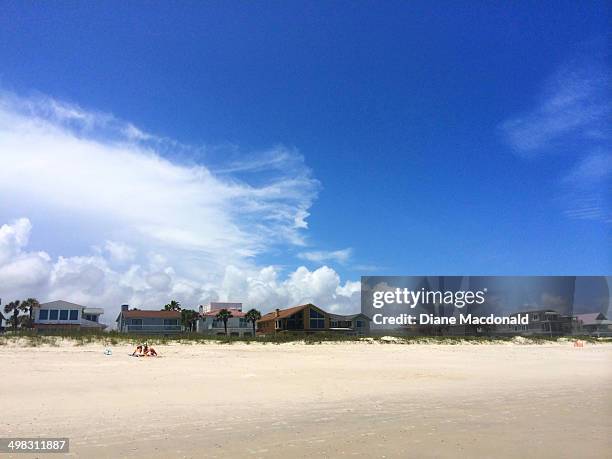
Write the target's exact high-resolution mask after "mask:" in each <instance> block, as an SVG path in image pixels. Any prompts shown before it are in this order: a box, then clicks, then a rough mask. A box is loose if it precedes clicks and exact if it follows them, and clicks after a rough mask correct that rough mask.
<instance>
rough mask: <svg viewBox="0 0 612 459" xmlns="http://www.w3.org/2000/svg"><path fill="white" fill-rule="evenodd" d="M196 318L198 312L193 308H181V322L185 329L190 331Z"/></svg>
mask: <svg viewBox="0 0 612 459" xmlns="http://www.w3.org/2000/svg"><path fill="white" fill-rule="evenodd" d="M197 319H198V313H197V312H195V311H194V310H193V309H182V310H181V323H182V324H183V327H185V329H186V330H188V331H190V332H192V331H193V329H194V324H195V321H196V320H197Z"/></svg>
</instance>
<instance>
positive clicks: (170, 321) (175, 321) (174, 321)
mask: <svg viewBox="0 0 612 459" xmlns="http://www.w3.org/2000/svg"><path fill="white" fill-rule="evenodd" d="M128 324H129V325H143V323H142V319H130V320H129V322H128ZM178 324H179V323H178V319H164V325H178ZM144 325H147V326H150V325H157V324H154V323H149V324H144Z"/></svg>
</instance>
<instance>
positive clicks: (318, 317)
mask: <svg viewBox="0 0 612 459" xmlns="http://www.w3.org/2000/svg"><path fill="white" fill-rule="evenodd" d="M310 328H325V316H324V315H323V314H321V313H320V312H318V311H316V310H314V309H311V310H310Z"/></svg>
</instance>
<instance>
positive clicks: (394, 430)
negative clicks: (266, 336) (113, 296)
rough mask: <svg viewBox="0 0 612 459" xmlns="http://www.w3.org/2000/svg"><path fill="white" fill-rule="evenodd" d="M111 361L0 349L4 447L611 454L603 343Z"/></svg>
mask: <svg viewBox="0 0 612 459" xmlns="http://www.w3.org/2000/svg"><path fill="white" fill-rule="evenodd" d="M111 348H112V351H113V354H112V355H110V356H107V355H104V353H103V351H104V349H105V346H104V345H103V344H89V345H85V346H75V345H72V344H70V343H63V344H61V345H59V346H40V347H29V348H28V347H21V346H16V345H14V344H7V345H4V346H0V361H1V362H2V377H1V378H0V394H1V403H0V410H1V416H0V432H1V435H0V436H2V437H8V436H24V437H49V436H60V437H69V438H70V441H71V443H70V448H71V451H70V453H69V456H72V457H85V458H118V457H127V458H175V457H176V458H195V457H210V458H216V457H241V458H242V457H253V458H259V457H262V458H266V457H271V458H281V457H368V458H369V457H379V458H392V457H458V456H462V457H533V458H543V457H550V458H559V457H567V458H576V457H592V458H604V457H609V453H610V451H611V450H612V435H611V434H612V345H609V344H597V345H586V347H584V348H582V349H580V348H578V349H577V348H574V347H572V346H571V344H570V343H564V344H546V345H512V344H495V345H467V344H466V345H456V346H453V345H423V344H420V345H401V344H379V343H375V344H367V343H363V344H362V343H348V344H321V345H305V344H282V345H271V344H268V345H262V344H256V345H255V344H251V345H246V344H233V345H217V344H200V345H181V344H175V345H167V346H158V347H157V350H158V352H159V353H160V355H161V358H157V359H155V358H133V357H130V356H129V355H128V354H129V353H130V352H131V350H132V349H131V347H129V346H126V345H120V346H112V347H111ZM5 456H7V455H5ZM9 457H10V456H9ZM15 457H22V458H23V457H28V455H23V454H19V455H15ZM30 457H35V456H30ZM49 457H58V455H53V456H49Z"/></svg>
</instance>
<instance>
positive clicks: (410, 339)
mask: <svg viewBox="0 0 612 459" xmlns="http://www.w3.org/2000/svg"><path fill="white" fill-rule="evenodd" d="M576 339H580V340H582V341H585V342H587V343H592V344H595V343H612V337H607V338H596V337H592V336H571V337H570V336H568V337H549V336H547V337H529V338H520V337H480V336H389V335H387V336H372V337H358V336H347V335H340V334H336V333H313V334H305V333H280V334H277V335H270V336H256V337H243V338H239V337H233V336H206V335H199V334H195V333H183V334H177V335H173V336H159V335H143V334H125V333H118V332H116V331H111V332H100V331H96V332H84V331H61V332H60V331H58V332H54V333H45V334H41V333H39V334H37V333H35V332H34V331H31V330H25V329H22V330H18V331H17V332H8V333H5V334H4V335H0V346H2V345H6V344H9V343H12V342H19V343H22V344H23V345H24V346H41V345H49V346H58V345H59V344H60V342H61V341H62V340H68V341H72V342H73V344H74V345H78V346H81V345H86V344H94V343H97V344H101V345H105V346H118V345H127V344H130V345H136V344H137V343H142V342H144V341H146V342H148V343H149V344H158V345H160V344H161V345H164V344H234V343H244V344H251V343H261V344H283V343H304V344H322V343H333V342H339V343H349V342H361V343H372V344H444V345H459V344H474V345H476V344H484V345H486V344H501V343H519V344H549V343H557V342H559V343H563V342H567V343H569V342H572V341H574V340H576Z"/></svg>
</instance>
